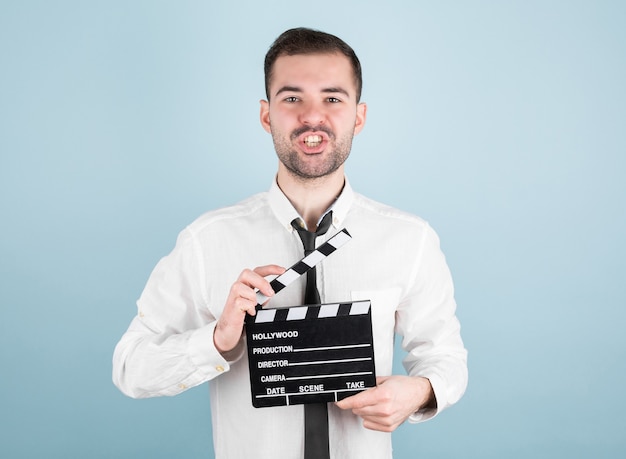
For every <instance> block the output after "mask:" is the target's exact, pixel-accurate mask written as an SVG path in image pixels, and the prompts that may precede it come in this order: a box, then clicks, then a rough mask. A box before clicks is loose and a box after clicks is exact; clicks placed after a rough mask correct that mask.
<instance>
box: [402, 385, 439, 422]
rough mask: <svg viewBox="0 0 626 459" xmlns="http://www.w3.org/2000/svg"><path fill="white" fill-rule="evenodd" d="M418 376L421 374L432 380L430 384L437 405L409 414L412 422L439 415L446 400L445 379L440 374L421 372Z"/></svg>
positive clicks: (426, 419)
mask: <svg viewBox="0 0 626 459" xmlns="http://www.w3.org/2000/svg"><path fill="white" fill-rule="evenodd" d="M418 376H421V377H422V378H426V379H428V380H429V381H430V385H431V386H432V388H433V392H434V394H435V405H436V406H435V407H434V408H425V409H421V410H419V411H417V412H415V413H413V414H412V415H411V416H409V419H408V421H409V422H410V423H411V424H417V423H420V422H424V421H428V420H429V419H432V418H434V417H435V416H437V415H438V414H439V413H440V412H441V410H442V409H443V405H444V400H445V397H444V395H443V394H445V385H444V383H443V380H442V379H441V378H440V377H439V376H438V375H436V374H434V373H432V374H420V375H418Z"/></svg>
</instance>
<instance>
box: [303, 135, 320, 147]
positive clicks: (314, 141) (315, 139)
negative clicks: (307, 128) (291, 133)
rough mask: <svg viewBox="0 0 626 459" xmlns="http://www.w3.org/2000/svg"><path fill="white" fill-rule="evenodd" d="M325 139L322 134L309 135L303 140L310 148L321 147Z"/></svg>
mask: <svg viewBox="0 0 626 459" xmlns="http://www.w3.org/2000/svg"><path fill="white" fill-rule="evenodd" d="M323 140H324V139H323V138H322V136H321V135H307V136H306V137H305V138H304V139H303V142H304V144H305V145H306V146H307V147H309V148H315V147H319V146H320V145H321V144H322V141H323Z"/></svg>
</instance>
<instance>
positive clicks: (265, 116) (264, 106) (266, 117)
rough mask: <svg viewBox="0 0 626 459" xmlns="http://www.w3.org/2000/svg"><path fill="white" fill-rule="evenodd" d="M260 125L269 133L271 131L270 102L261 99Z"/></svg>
mask: <svg viewBox="0 0 626 459" xmlns="http://www.w3.org/2000/svg"><path fill="white" fill-rule="evenodd" d="M260 119H261V126H263V129H265V130H266V131H267V132H269V133H270V134H271V133H272V128H271V127H270V103H269V102H268V101H266V100H261V113H260Z"/></svg>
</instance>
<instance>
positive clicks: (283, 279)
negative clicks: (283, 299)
mask: <svg viewBox="0 0 626 459" xmlns="http://www.w3.org/2000/svg"><path fill="white" fill-rule="evenodd" d="M350 239H352V236H350V233H348V230H346V229H345V228H344V229H342V230H341V231H339V232H338V233H337V234H335V235H334V236H333V237H331V238H330V239H329V240H328V241H326V242H325V243H323V244H322V245H320V246H319V247H318V248H317V249H315V250H314V251H313V252H311V253H310V254H308V255H307V256H306V257H304V258H303V259H302V260H300V261H299V262H297V263H296V264H295V265H293V266H292V267H291V268H289V269H288V270H287V271H285V272H284V273H282V274H281V275H280V276H278V277H277V278H276V279H274V280H272V281H271V282H270V285H271V286H272V289H274V293H278V292H280V291H281V290H282V289H284V288H285V287H287V286H288V285H289V284H291V283H292V282H293V281H295V280H296V279H297V278H298V277H300V276H302V275H303V274H304V273H306V272H307V271H308V270H309V269H311V268H313V267H314V266H315V265H317V264H318V263H320V262H321V261H322V260H324V258H326V257H327V256H328V255H330V254H331V253H333V252H334V251H335V250H337V249H338V248H339V247H341V246H343V245H344V244H345V243H346V242H348V241H349V240H350ZM256 299H257V309H260V308H261V305H262V304H263V303H265V302H266V301H267V300H268V299H269V298H268V297H267V296H265V295H263V294H262V293H261V292H257V293H256Z"/></svg>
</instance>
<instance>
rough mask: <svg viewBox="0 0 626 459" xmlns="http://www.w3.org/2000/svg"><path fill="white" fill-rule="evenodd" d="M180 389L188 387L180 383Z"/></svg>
mask: <svg viewBox="0 0 626 459" xmlns="http://www.w3.org/2000/svg"><path fill="white" fill-rule="evenodd" d="M178 388H179V389H187V386H186V385H185V384H183V383H180V384H179V385H178Z"/></svg>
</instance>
